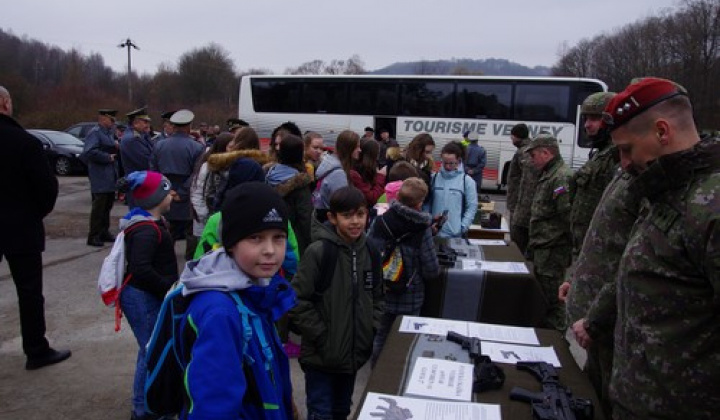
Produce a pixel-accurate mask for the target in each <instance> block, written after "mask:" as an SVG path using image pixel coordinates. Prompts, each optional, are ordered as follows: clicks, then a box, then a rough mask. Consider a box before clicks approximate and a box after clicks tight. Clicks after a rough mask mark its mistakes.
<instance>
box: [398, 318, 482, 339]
mask: <svg viewBox="0 0 720 420" xmlns="http://www.w3.org/2000/svg"><path fill="white" fill-rule="evenodd" d="M399 331H400V332H404V333H414V334H433V335H442V336H443V337H445V336H447V333H448V331H453V332H456V333H458V334H462V335H468V323H467V322H466V321H455V320H452V319H439V318H425V317H421V316H408V315H405V316H403V319H402V321H401V322H400V329H399Z"/></svg>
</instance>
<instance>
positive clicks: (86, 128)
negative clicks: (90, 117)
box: [65, 121, 98, 141]
mask: <svg viewBox="0 0 720 420" xmlns="http://www.w3.org/2000/svg"><path fill="white" fill-rule="evenodd" d="M96 125H98V123H97V122H92V121H88V122H81V123H77V124H75V125H73V126H71V127H70V128H66V129H65V132H66V133H68V134H72V135H73V136H75V137H77V138H79V139H80V140H82V141H85V137H86V136H87V135H88V133H89V132H90V130H92V128H93V127H95V126H96Z"/></svg>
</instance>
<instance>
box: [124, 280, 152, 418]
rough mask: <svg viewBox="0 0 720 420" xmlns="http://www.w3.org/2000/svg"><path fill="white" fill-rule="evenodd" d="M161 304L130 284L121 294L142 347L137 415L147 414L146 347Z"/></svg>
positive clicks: (135, 393)
mask: <svg viewBox="0 0 720 420" xmlns="http://www.w3.org/2000/svg"><path fill="white" fill-rule="evenodd" d="M161 304H162V301H161V300H160V299H158V298H157V297H155V296H153V295H152V294H150V293H148V292H145V291H143V290H140V289H136V288H135V287H132V286H130V285H127V286H125V287H124V288H123V290H122V293H121V294H120V307H121V308H122V311H123V313H124V314H125V318H127V321H128V323H129V324H130V328H131V329H132V332H133V334H134V335H135V339H136V340H137V343H138V346H139V347H140V348H139V349H138V355H137V362H136V365H135V380H134V382H133V396H132V403H133V412H134V413H135V415H137V416H141V415H143V414H145V379H146V377H147V365H146V363H145V347H146V345H147V343H148V341H149V340H150V335H151V334H152V332H153V328H154V327H155V321H156V320H157V316H158V312H159V311H160V305H161Z"/></svg>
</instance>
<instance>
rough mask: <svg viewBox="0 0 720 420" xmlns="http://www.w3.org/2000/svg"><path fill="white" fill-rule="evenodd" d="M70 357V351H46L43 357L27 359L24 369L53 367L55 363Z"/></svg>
mask: <svg viewBox="0 0 720 420" xmlns="http://www.w3.org/2000/svg"><path fill="white" fill-rule="evenodd" d="M71 355H72V352H70V350H55V349H48V351H47V353H46V354H45V355H44V356H39V357H28V358H27V362H25V369H27V370H35V369H40V368H41V367H45V366H49V365H54V364H55V363H60V362H62V361H63V360H66V359H68V358H69V357H70V356H71Z"/></svg>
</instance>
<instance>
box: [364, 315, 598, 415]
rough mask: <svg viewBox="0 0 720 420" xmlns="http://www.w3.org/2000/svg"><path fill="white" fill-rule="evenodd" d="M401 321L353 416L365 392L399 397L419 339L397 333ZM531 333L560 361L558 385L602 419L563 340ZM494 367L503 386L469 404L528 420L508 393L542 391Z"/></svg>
mask: <svg viewBox="0 0 720 420" xmlns="http://www.w3.org/2000/svg"><path fill="white" fill-rule="evenodd" d="M401 319H402V317H398V318H397V320H396V321H395V324H394V325H393V330H392V332H391V333H390V335H389V336H388V339H387V341H386V343H385V347H384V348H383V351H382V353H381V354H380V357H379V359H378V362H377V364H376V365H375V368H374V369H373V371H372V373H371V375H370V378H369V380H368V383H367V386H366V388H365V390H364V392H363V398H362V399H361V401H358V406H357V407H358V409H357V410H356V413H359V411H360V409H359V408H360V407H361V406H362V404H363V402H364V399H365V395H367V393H368V392H378V393H383V394H391V395H402V393H403V389H404V385H405V384H404V382H405V381H406V380H407V379H406V378H408V377H409V376H410V372H406V366H409V365H410V360H408V359H409V355H410V354H411V352H412V348H413V347H414V345H415V343H416V340H419V339H421V338H420V337H422V336H421V335H419V334H407V333H400V332H398V327H399V325H400V321H401ZM535 331H536V333H537V335H538V339H539V341H540V345H542V346H553V348H554V349H555V352H556V353H557V356H558V358H559V359H560V363H561V364H562V368H559V369H557V370H558V374H559V377H560V383H561V384H562V385H564V386H566V387H567V388H569V389H570V391H571V392H572V393H573V397H574V398H587V399H591V400H592V401H593V405H594V407H595V419H603V418H604V417H603V415H602V410H601V409H600V408H599V407H600V405H599V401H598V399H597V396H596V395H595V392H594V390H593V388H592V386H591V384H590V382H589V381H588V379H587V377H586V376H585V374H583V373H582V371H581V370H580V368H579V367H578V366H577V364H576V363H575V360H574V359H573V357H572V354H571V353H570V349H569V348H568V345H567V342H566V341H565V339H564V338H563V337H562V336H561V334H560V333H559V332H557V331H555V330H544V329H536V330H535ZM425 337H427V336H425ZM441 344H442V343H439V344H438V347H437V348H438V351H437V352H435V354H434V355H433V356H432V357H433V358H439V359H442V358H446V357H447V355H445V354H443V352H442V351H440V350H439V349H440V348H441ZM458 347H459V346H458ZM497 365H498V366H500V367H501V368H502V370H503V372H505V384H504V386H503V387H502V389H499V390H493V391H487V392H483V393H478V394H474V395H473V402H480V403H488V404H499V405H500V406H501V414H502V418H503V419H528V420H530V419H532V418H533V416H532V411H531V408H530V404H528V403H524V402H518V401H511V400H510V390H511V389H512V388H513V387H514V386H519V387H522V388H525V389H527V390H529V391H532V392H539V391H540V390H541V389H542V387H541V385H540V382H539V381H538V380H536V379H535V378H534V377H533V376H532V375H531V374H530V373H528V372H525V371H519V370H517V369H516V368H515V365H511V364H502V363H498V364H497Z"/></svg>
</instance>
